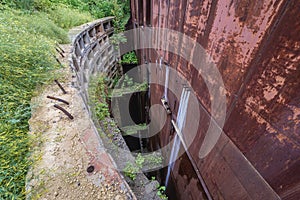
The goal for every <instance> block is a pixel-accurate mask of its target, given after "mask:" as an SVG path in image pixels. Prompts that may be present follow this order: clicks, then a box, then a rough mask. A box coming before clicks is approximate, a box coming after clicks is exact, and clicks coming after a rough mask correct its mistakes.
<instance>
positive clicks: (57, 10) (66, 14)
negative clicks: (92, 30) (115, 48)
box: [48, 4, 93, 29]
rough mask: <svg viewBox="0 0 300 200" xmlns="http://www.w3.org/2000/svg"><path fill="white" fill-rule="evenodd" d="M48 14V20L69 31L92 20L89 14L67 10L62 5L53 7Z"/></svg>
mask: <svg viewBox="0 0 300 200" xmlns="http://www.w3.org/2000/svg"><path fill="white" fill-rule="evenodd" d="M48 13H49V14H48V16H49V18H50V19H51V20H53V21H54V23H55V24H57V25H58V26H59V27H61V28H63V29H69V28H71V27H74V26H78V25H81V24H84V23H86V22H89V21H92V20H93V18H92V16H91V15H90V14H88V13H83V12H80V11H78V10H75V9H72V8H68V7H67V6H65V5H63V4H58V5H56V6H54V7H53V9H51V10H50V11H49V12H48Z"/></svg>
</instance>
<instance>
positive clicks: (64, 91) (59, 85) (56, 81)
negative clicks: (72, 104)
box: [54, 80, 67, 94]
mask: <svg viewBox="0 0 300 200" xmlns="http://www.w3.org/2000/svg"><path fill="white" fill-rule="evenodd" d="M54 82H55V83H56V84H57V85H58V87H59V88H60V89H61V90H62V91H63V93H64V94H67V92H66V90H65V89H64V88H63V86H62V85H61V84H60V83H59V82H58V80H54Z"/></svg>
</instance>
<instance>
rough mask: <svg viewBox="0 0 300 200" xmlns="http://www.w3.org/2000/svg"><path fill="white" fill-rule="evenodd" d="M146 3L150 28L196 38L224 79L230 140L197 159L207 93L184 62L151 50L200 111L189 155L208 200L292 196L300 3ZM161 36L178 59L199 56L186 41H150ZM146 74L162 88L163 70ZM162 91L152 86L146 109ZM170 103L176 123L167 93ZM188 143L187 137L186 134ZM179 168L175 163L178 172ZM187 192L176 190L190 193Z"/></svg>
mask: <svg viewBox="0 0 300 200" xmlns="http://www.w3.org/2000/svg"><path fill="white" fill-rule="evenodd" d="M152 5H153V6H152V9H153V10H152V22H153V23H152V26H154V27H161V28H170V29H173V30H176V31H179V32H182V33H184V34H187V35H188V36H190V37H192V38H193V39H195V40H196V41H198V42H199V43H200V44H201V45H202V46H203V47H204V48H205V50H206V52H207V53H208V54H209V55H211V57H212V60H213V61H214V62H215V64H216V66H217V67H218V69H219V71H220V73H221V75H222V77H223V81H224V84H225V87H226V90H227V93H226V95H227V106H228V118H227V121H226V125H225V127H224V132H225V133H226V134H227V135H228V136H229V138H227V137H226V135H225V134H223V136H222V137H221V139H220V141H219V142H218V145H217V146H216V148H215V149H213V151H212V152H211V153H210V154H209V155H208V157H207V158H205V159H204V160H200V159H199V158H198V151H199V148H200V146H201V144H202V141H203V139H204V136H205V133H206V130H207V127H208V123H209V121H210V115H209V112H210V103H211V102H210V98H211V95H212V94H209V92H208V89H207V87H206V85H205V83H204V81H203V78H202V77H201V74H199V73H198V72H197V71H196V70H195V68H194V67H193V66H192V65H191V64H189V62H188V61H186V60H184V59H183V58H180V57H179V56H178V55H176V54H173V53H170V52H163V51H160V50H156V51H153V52H152V53H151V61H152V62H153V63H154V62H155V61H157V62H159V60H160V59H161V58H162V60H163V61H166V62H167V63H168V64H169V65H170V67H172V68H173V69H177V71H178V72H179V73H180V74H181V75H182V76H183V77H185V78H186V79H187V80H188V81H189V82H190V83H191V85H192V87H193V90H194V91H195V92H196V96H197V97H198V99H199V101H200V102H201V104H202V106H203V107H201V106H199V108H200V110H201V111H200V121H199V127H201V128H199V130H198V132H197V135H196V136H195V139H194V141H193V143H192V145H191V147H190V149H189V152H190V153H191V155H192V156H193V158H194V159H195V161H196V162H197V166H198V167H199V169H201V173H202V175H203V177H204V178H205V182H206V183H207V185H208V188H209V190H210V192H211V193H212V195H213V197H214V198H215V199H223V198H225V199H236V198H237V197H239V198H242V199H247V198H252V199H257V198H259V197H260V196H259V195H265V196H264V197H265V198H264V199H273V198H276V195H275V196H272V195H274V193H273V191H272V189H271V188H269V187H268V184H270V186H271V187H272V188H273V189H274V190H275V191H276V192H277V193H278V194H279V195H280V196H281V197H282V198H283V199H299V198H300V186H299V185H300V151H299V148H300V134H299V133H300V104H299V99H300V90H299V88H300V81H299V80H300V64H299V63H300V34H299V33H300V21H299V19H300V2H299V1H297V0H254V1H249V0H218V1H214V0H203V1H197V0H189V1H186V0H184V1H181V0H169V1H153V3H152ZM166 38H167V39H168V40H169V41H170V42H172V43H174V44H176V46H175V48H176V51H177V54H179V53H180V52H188V53H190V54H191V55H192V56H191V59H193V60H197V59H201V58H199V55H197V54H195V53H194V46H188V45H187V42H186V41H185V40H184V41H180V39H179V38H168V37H167V36H161V35H159V34H158V35H156V37H155V40H154V41H153V42H155V43H157V42H158V43H159V40H160V42H161V41H162V40H166ZM142 56H143V55H141V57H142ZM151 75H152V76H153V79H156V80H157V81H158V83H160V84H162V85H163V84H164V78H165V77H164V72H162V71H159V69H156V70H155V72H153V73H152V74H151ZM174 81H176V80H174ZM174 84H175V83H174ZM163 92H164V88H163V87H162V86H158V85H153V86H152V87H151V94H152V95H151V103H152V105H153V104H160V98H161V97H162V95H163ZM169 103H170V107H171V110H172V111H173V113H172V118H173V119H176V116H177V109H178V105H179V102H178V99H177V98H176V96H175V95H174V94H170V95H169ZM153 117H154V118H153V120H154V121H157V123H160V121H161V118H160V113H158V112H156V113H153ZM168 120H170V116H169V118H168ZM193 120H194V118H193V113H189V114H188V116H187V121H191V122H192V121H193ZM193 123H195V122H193ZM216 126H217V125H216ZM189 127H190V125H187V127H186V129H187V130H188V129H189ZM170 129H171V126H170V124H167V125H165V126H164V128H163V129H162V131H161V132H160V134H159V136H158V137H157V138H156V139H157V140H159V143H160V145H161V146H164V145H166V144H168V143H169V140H170V139H171V138H172V137H173V136H172V135H171V133H170ZM187 138H188V140H191V136H190V135H188V136H187ZM235 145H236V146H237V148H236V147H235ZM244 156H245V157H244ZM248 161H250V162H251V164H252V165H253V166H254V167H255V169H254V168H253V167H252V165H251V164H250V163H249V162H248ZM179 163H182V162H180V161H178V163H176V166H177V167H179V168H180V166H181V165H182V164H179ZM256 170H257V171H258V172H259V173H260V175H261V176H260V175H259V174H258V173H256ZM177 176H178V177H177ZM262 177H263V178H264V179H265V180H266V181H267V183H268V184H266V183H265V182H264V180H263V179H262ZM174 179H175V180H176V181H177V185H178V184H182V183H183V182H184V181H186V180H185V178H184V175H182V174H178V173H177V172H174ZM247 180H249V183H248V182H247ZM189 187H190V189H188V188H189ZM193 187H196V186H192V185H189V186H188V187H187V188H181V189H180V190H181V191H185V190H190V191H192V190H194V189H193ZM179 188H180V187H179ZM268 195H269V196H268Z"/></svg>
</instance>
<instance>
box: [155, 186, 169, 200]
mask: <svg viewBox="0 0 300 200" xmlns="http://www.w3.org/2000/svg"><path fill="white" fill-rule="evenodd" d="M157 190H158V191H157V195H158V196H159V197H160V198H161V199H168V197H167V195H166V194H165V192H166V187H165V186H160V185H158V187H157Z"/></svg>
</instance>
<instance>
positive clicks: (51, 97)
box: [47, 96, 69, 105]
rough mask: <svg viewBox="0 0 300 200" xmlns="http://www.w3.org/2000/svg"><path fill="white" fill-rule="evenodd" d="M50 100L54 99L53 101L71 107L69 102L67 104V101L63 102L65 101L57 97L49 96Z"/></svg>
mask: <svg viewBox="0 0 300 200" xmlns="http://www.w3.org/2000/svg"><path fill="white" fill-rule="evenodd" d="M47 98H48V99H53V100H56V101H60V102H62V103H64V104H67V105H69V102H67V101H66V100H63V99H60V98H57V97H53V96H47Z"/></svg>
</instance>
